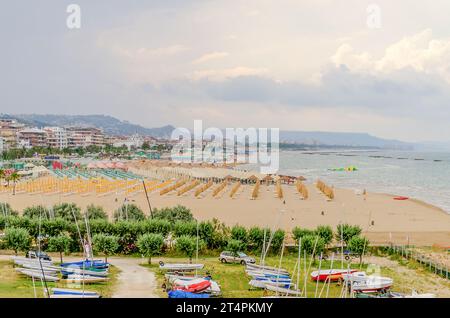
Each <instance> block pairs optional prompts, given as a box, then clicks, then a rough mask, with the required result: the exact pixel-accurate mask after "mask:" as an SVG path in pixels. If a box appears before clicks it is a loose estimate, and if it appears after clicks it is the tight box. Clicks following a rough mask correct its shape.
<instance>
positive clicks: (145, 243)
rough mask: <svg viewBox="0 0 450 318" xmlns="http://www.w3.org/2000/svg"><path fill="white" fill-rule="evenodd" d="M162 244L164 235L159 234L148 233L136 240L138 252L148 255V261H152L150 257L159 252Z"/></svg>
mask: <svg viewBox="0 0 450 318" xmlns="http://www.w3.org/2000/svg"><path fill="white" fill-rule="evenodd" d="M163 245H164V237H163V236H162V235H161V234H156V233H148V234H144V235H142V236H140V237H139V238H138V240H137V247H138V249H139V252H140V253H142V254H143V255H145V256H147V257H148V263H149V264H151V263H152V257H153V256H156V255H159V254H161V251H162V247H163Z"/></svg>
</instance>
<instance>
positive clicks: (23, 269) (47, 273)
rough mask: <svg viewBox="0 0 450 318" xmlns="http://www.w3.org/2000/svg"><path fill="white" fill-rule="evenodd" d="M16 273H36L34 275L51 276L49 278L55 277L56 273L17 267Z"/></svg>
mask: <svg viewBox="0 0 450 318" xmlns="http://www.w3.org/2000/svg"><path fill="white" fill-rule="evenodd" d="M16 272H19V273H22V272H36V273H41V274H42V273H44V275H51V276H56V275H57V272H56V271H53V270H51V271H47V270H41V269H30V268H21V267H18V268H16Z"/></svg>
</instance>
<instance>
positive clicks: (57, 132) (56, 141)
mask: <svg viewBox="0 0 450 318" xmlns="http://www.w3.org/2000/svg"><path fill="white" fill-rule="evenodd" d="M44 131H45V132H46V133H47V144H48V146H49V147H51V148H58V149H64V148H67V147H68V145H69V139H68V136H67V131H66V129H65V128H62V127H45V128H44Z"/></svg>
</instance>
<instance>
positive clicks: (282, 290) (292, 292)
mask: <svg viewBox="0 0 450 318" xmlns="http://www.w3.org/2000/svg"><path fill="white" fill-rule="evenodd" d="M264 288H265V289H267V290H270V291H273V292H276V293H278V294H281V295H286V296H297V297H300V296H301V294H302V292H300V291H298V290H294V289H290V288H284V287H279V286H274V285H266V286H265V287H264Z"/></svg>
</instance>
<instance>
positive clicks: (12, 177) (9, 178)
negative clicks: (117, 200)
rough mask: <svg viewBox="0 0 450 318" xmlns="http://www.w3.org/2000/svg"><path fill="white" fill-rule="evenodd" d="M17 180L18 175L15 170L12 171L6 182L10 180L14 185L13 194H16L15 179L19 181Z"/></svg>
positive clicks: (18, 178)
mask: <svg viewBox="0 0 450 318" xmlns="http://www.w3.org/2000/svg"><path fill="white" fill-rule="evenodd" d="M19 180H20V175H19V174H18V173H17V172H16V171H14V172H13V173H11V174H10V175H9V176H8V182H9V181H12V182H13V185H14V186H13V195H15V194H16V184H17V181H19Z"/></svg>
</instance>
